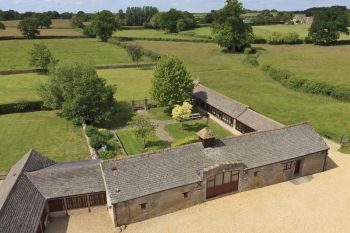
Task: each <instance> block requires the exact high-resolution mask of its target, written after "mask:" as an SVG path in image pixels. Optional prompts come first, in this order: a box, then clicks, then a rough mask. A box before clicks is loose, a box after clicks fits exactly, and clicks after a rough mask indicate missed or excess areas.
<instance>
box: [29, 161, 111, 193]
mask: <svg viewBox="0 0 350 233" xmlns="http://www.w3.org/2000/svg"><path fill="white" fill-rule="evenodd" d="M27 176H28V178H29V179H30V180H31V182H32V183H33V184H34V185H35V186H36V187H37V189H38V190H39V191H40V193H41V194H42V195H43V196H44V197H45V198H47V199H52V198H59V197H66V196H74V195H81V194H87V193H97V192H103V191H105V186H104V182H103V178H102V173H101V167H100V161H99V160H87V161H80V162H72V163H62V164H56V165H54V166H51V167H47V168H45V169H42V170H38V171H35V172H30V173H27Z"/></svg>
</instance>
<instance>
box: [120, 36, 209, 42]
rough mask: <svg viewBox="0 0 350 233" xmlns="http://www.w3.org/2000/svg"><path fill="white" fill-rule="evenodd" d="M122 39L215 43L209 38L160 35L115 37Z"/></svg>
mask: <svg viewBox="0 0 350 233" xmlns="http://www.w3.org/2000/svg"><path fill="white" fill-rule="evenodd" d="M116 38H117V39H119V40H122V41H133V40H149V41H174V42H193V43H215V41H214V40H211V39H177V38H160V37H154V38H150V37H135V38H134V37H124V36H120V37H116Z"/></svg>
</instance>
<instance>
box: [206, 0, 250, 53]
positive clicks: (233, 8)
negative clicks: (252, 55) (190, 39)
mask: <svg viewBox="0 0 350 233" xmlns="http://www.w3.org/2000/svg"><path fill="white" fill-rule="evenodd" d="M244 12H245V11H244V9H243V7H242V4H241V3H239V2H238V1H237V0H227V1H226V5H225V7H224V8H223V9H221V10H218V11H215V13H214V22H213V24H212V30H213V34H214V37H215V39H216V40H217V42H218V44H219V45H220V46H221V47H222V48H224V49H226V50H227V51H230V52H243V51H244V49H245V48H248V47H250V46H251V43H252V41H253V38H254V36H253V29H252V27H251V26H250V25H249V24H245V23H244V22H243V19H242V18H241V17H240V16H241V15H242V14H244Z"/></svg>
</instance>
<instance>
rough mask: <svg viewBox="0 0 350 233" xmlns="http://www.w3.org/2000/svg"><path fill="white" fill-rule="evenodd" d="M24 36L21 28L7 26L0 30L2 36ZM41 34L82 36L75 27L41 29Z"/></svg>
mask: <svg viewBox="0 0 350 233" xmlns="http://www.w3.org/2000/svg"><path fill="white" fill-rule="evenodd" d="M10 36H15V37H23V35H22V33H21V31H20V30H18V29H17V28H11V27H9V28H6V30H0V37H10ZM40 36H82V33H81V31H79V30H78V29H73V28H65V29H58V28H56V29H40Z"/></svg>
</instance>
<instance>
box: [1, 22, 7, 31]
mask: <svg viewBox="0 0 350 233" xmlns="http://www.w3.org/2000/svg"><path fill="white" fill-rule="evenodd" d="M0 29H1V30H5V29H6V26H5V24H3V23H2V22H0Z"/></svg>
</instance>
